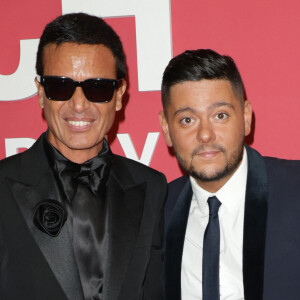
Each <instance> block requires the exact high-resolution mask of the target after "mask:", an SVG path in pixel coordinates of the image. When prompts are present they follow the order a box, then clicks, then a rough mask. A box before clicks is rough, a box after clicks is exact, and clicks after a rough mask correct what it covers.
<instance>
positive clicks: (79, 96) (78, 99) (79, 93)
mask: <svg viewBox="0 0 300 300" xmlns="http://www.w3.org/2000/svg"><path fill="white" fill-rule="evenodd" d="M68 104H69V106H70V107H71V108H72V109H73V110H74V111H75V112H78V113H81V112H83V111H85V110H86V109H87V108H88V107H89V106H90V101H89V100H88V99H87V98H86V97H85V95H84V93H83V90H82V88H81V87H76V89H75V91H74V94H73V96H72V97H71V99H70V100H69V101H68Z"/></svg>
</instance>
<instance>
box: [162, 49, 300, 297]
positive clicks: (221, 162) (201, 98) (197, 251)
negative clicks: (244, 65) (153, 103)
mask: <svg viewBox="0 0 300 300" xmlns="http://www.w3.org/2000/svg"><path fill="white" fill-rule="evenodd" d="M162 102H163V108H164V111H163V112H160V114H159V119H160V123H161V126H162V130H163V133H164V137H165V140H166V143H167V145H168V146H169V147H171V146H173V149H174V152H175V155H176V157H177V160H178V163H179V165H180V166H181V168H182V169H183V170H184V171H185V172H186V173H187V176H183V177H181V178H179V179H176V180H175V181H173V182H171V183H170V184H169V194H168V199H167V203H166V207H165V234H166V238H165V299H166V300H180V299H183V300H196V299H203V300H220V299H221V300H222V299H226V300H237V299H247V300H261V299H264V300H282V299H285V300H292V299H293V300H296V299H300V289H299V284H298V280H299V278H300V251H299V250H300V249H299V245H300V240H299V233H298V231H299V228H300V218H299V213H300V196H299V194H300V162H298V161H287V160H280V159H276V158H265V157H262V156H261V155H260V154H259V153H258V152H257V151H255V150H254V149H252V148H250V147H249V146H247V145H244V137H245V136H247V135H248V134H249V133H250V130H251V117H252V109H251V104H250V102H249V101H248V100H246V97H245V90H244V86H243V82H242V79H241V76H240V74H239V71H238V69H237V67H236V65H235V63H234V61H233V60H232V58H230V57H228V56H222V55H219V54H218V53H216V52H214V51H212V50H194V51H186V52H184V53H182V54H180V55H178V56H177V57H175V58H173V59H172V60H171V61H170V63H169V65H168V66H167V68H166V70H165V72H164V76H163V81H162Z"/></svg>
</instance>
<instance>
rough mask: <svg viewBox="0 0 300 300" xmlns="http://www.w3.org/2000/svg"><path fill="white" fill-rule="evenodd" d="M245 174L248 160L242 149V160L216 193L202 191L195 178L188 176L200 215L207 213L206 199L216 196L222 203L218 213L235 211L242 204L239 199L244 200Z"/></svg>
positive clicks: (245, 152)
mask: <svg viewBox="0 0 300 300" xmlns="http://www.w3.org/2000/svg"><path fill="white" fill-rule="evenodd" d="M247 173H248V158H247V151H246V149H245V147H244V150H243V159H242V162H241V164H240V166H239V167H238V169H237V170H236V171H235V172H234V174H233V175H232V176H231V177H230V179H229V180H228V181H227V182H226V183H225V184H224V185H223V186H222V187H221V188H220V189H219V190H218V191H217V192H216V193H210V192H208V191H206V190H204V189H203V188H201V187H200V186H199V185H198V184H197V182H196V180H195V178H193V177H192V176H190V181H191V185H192V190H193V194H194V197H195V198H196V202H197V204H198V207H199V209H200V211H201V212H202V213H208V205H207V199H208V198H209V197H211V196H216V197H217V198H218V199H219V201H220V202H221V203H222V206H221V208H220V213H221V211H224V210H226V211H229V212H234V211H237V210H238V209H239V208H240V205H241V203H242V201H241V199H245V193H246V183H247Z"/></svg>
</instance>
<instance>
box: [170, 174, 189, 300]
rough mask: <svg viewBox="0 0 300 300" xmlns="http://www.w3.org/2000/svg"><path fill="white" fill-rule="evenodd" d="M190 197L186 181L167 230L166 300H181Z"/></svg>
mask: <svg viewBox="0 0 300 300" xmlns="http://www.w3.org/2000/svg"><path fill="white" fill-rule="evenodd" d="M192 195H193V191H192V187H191V183H190V180H187V182H186V184H185V185H184V187H183V189H182V191H181V193H180V194H179V196H178V199H177V202H176V205H175V207H174V209H173V212H172V215H171V217H170V222H169V227H168V228H167V234H166V240H165V249H166V250H165V264H164V267H165V270H164V272H165V298H166V299H172V300H180V299H181V261H182V254H183V245H184V237H185V231H186V226H187V221H188V216H189V210H190V205H191V200H192Z"/></svg>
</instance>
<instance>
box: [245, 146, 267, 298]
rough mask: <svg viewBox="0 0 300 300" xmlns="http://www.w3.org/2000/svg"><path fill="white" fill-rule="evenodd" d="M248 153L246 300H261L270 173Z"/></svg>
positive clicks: (258, 156) (255, 156)
mask: <svg viewBox="0 0 300 300" xmlns="http://www.w3.org/2000/svg"><path fill="white" fill-rule="evenodd" d="M246 149H247V155H248V177H247V187H246V202H245V217H244V242H243V276H244V293H245V299H246V300H261V299H262V298H263V278H264V258H265V256H264V255H265V240H266V224H267V209H268V203H267V197H268V187H267V173H266V167H265V164H264V161H263V158H262V157H261V156H260V154H259V153H258V152H256V151H255V150H253V149H251V148H250V147H248V146H246Z"/></svg>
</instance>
